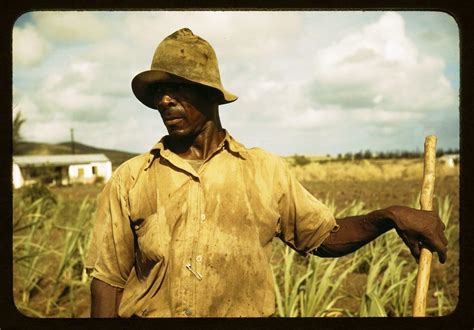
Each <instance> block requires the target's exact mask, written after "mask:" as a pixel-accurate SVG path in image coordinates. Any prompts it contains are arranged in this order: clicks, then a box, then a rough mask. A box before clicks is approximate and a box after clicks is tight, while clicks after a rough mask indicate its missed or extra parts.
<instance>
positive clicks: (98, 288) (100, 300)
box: [91, 278, 123, 317]
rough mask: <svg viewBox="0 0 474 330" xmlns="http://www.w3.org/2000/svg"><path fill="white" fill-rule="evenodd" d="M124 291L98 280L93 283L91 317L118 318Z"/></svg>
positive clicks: (93, 280)
mask: <svg viewBox="0 0 474 330" xmlns="http://www.w3.org/2000/svg"><path fill="white" fill-rule="evenodd" d="M122 293H123V290H122V289H120V288H116V287H114V286H111V285H109V284H107V283H105V282H103V281H101V280H98V279H96V278H94V279H92V282H91V317H118V306H119V305H120V300H121V299H122Z"/></svg>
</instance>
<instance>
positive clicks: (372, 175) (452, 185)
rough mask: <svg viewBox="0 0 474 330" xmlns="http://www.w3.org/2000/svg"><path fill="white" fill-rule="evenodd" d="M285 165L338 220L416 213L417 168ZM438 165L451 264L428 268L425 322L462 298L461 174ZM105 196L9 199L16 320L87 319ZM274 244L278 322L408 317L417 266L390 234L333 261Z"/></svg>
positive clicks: (41, 193) (22, 194) (86, 189)
mask: <svg viewBox="0 0 474 330" xmlns="http://www.w3.org/2000/svg"><path fill="white" fill-rule="evenodd" d="M302 157H303V158H302ZM302 159H304V160H305V161H301V160H302ZM286 160H287V162H288V164H289V165H290V167H291V170H292V171H293V172H294V173H295V175H296V177H297V178H298V180H299V181H300V182H301V183H302V184H303V186H304V187H305V188H306V189H307V190H308V191H309V192H311V193H312V194H313V195H314V196H316V197H317V198H318V199H320V200H321V201H323V202H324V203H325V204H326V205H328V206H329V207H330V208H331V209H332V210H333V211H334V214H335V215H336V217H341V216H346V215H351V214H357V213H364V212H369V211H370V210H373V209H377V208H379V207H384V206H386V205H407V206H413V207H419V194H420V186H421V177H422V174H423V173H422V172H423V161H422V159H420V158H415V159H403V158H398V159H361V160H338V159H336V158H334V159H331V158H327V159H326V158H325V159H311V158H310V157H304V156H296V155H295V156H293V157H286ZM436 165H437V167H436V182H435V188H434V198H433V205H434V209H436V210H438V212H439V214H440V217H441V219H442V221H443V222H444V223H445V224H446V230H445V233H446V236H447V238H448V241H449V243H448V246H449V254H448V259H447V262H446V263H445V264H444V265H441V264H440V263H439V262H438V261H437V260H434V261H433V263H432V269H431V278H430V286H429V292H428V296H427V306H426V315H427V316H442V315H448V314H449V313H451V312H452V311H453V310H454V309H455V307H456V304H457V301H458V294H459V292H458V285H459V263H458V261H459V229H458V228H459V227H458V225H459V165H455V166H449V164H446V163H445V162H441V161H439V160H438V161H437V164H436ZM103 186H104V183H101V182H99V183H95V184H75V185H69V186H60V187H49V188H48V187H47V186H45V185H43V186H41V187H38V186H29V187H24V188H21V189H19V190H15V192H14V195H13V275H14V277H13V279H14V282H13V294H14V301H15V305H16V306H17V308H18V309H19V311H20V312H22V313H24V314H25V315H28V316H31V317H48V318H49V317H54V318H56V317H74V318H76V317H89V315H90V281H91V278H90V277H89V276H88V274H87V272H86V270H85V268H84V260H85V257H86V253H87V251H88V247H89V243H90V240H91V233H92V221H93V217H94V212H95V207H96V203H97V196H98V194H99V193H100V191H101V190H102V188H103ZM33 187H34V188H33ZM273 244H274V247H273V255H272V259H271V262H272V268H273V275H274V279H275V293H276V297H277V299H276V314H275V316H279V317H314V316H316V317H318V316H319V317H365V316H397V317H404V316H411V315H412V309H411V306H412V303H413V296H414V286H415V277H416V271H417V268H416V266H417V265H416V262H415V261H414V259H413V257H412V256H411V255H410V252H409V250H408V248H407V247H406V246H405V245H404V244H403V242H402V241H401V240H400V239H399V238H398V237H397V235H396V233H395V232H394V231H392V232H389V233H387V234H386V235H383V236H382V237H379V238H378V239H376V240H375V241H373V242H371V243H369V244H368V245H366V246H364V247H362V248H361V249H360V250H358V251H356V252H355V253H352V254H350V255H347V256H344V257H341V258H335V259H333V258H318V257H314V256H312V257H303V256H300V255H299V254H298V253H296V252H295V251H293V250H292V249H290V248H289V247H288V246H286V245H285V244H283V243H282V242H281V241H279V240H277V239H275V240H274V242H273ZM388 250H390V251H392V252H391V253H390V254H388V253H386V252H387V251H388Z"/></svg>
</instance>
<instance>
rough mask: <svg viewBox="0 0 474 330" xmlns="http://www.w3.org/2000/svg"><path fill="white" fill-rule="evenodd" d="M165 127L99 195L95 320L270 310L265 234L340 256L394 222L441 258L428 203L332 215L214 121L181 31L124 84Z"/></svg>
mask: <svg viewBox="0 0 474 330" xmlns="http://www.w3.org/2000/svg"><path fill="white" fill-rule="evenodd" d="M132 89H133V92H134V93H135V95H136V97H137V98H138V99H139V100H140V101H141V102H142V103H144V104H145V105H147V106H148V107H150V108H153V109H157V110H158V111H159V113H160V115H161V117H162V119H163V122H164V124H165V126H166V128H167V130H168V133H169V135H167V136H165V137H164V138H163V139H162V140H161V141H160V142H158V143H157V144H156V145H155V146H154V147H153V148H152V149H151V151H150V152H148V153H145V154H143V155H140V156H137V157H135V158H133V159H131V160H129V161H127V162H125V163H124V164H123V165H121V166H120V167H119V168H118V169H117V170H116V171H115V173H114V175H113V177H112V179H111V180H110V181H109V182H108V183H107V185H106V187H105V188H104V191H103V192H102V194H101V197H100V202H99V208H98V214H97V220H96V225H95V229H94V238H93V241H92V246H91V252H90V255H89V259H88V265H87V266H88V267H90V268H92V269H93V271H92V276H93V280H92V284H91V293H92V308H91V315H92V316H93V317H116V316H120V317H160V316H167V317H169V316H171V317H190V316H195V317H204V316H211V317H212V316H217V317H219V316H271V315H272V314H273V313H274V311H275V296H274V287H273V279H272V273H271V267H270V256H271V248H272V244H271V242H272V239H273V238H274V237H278V238H280V239H281V240H283V241H284V242H285V243H286V244H288V245H289V246H290V247H292V248H293V249H295V250H296V251H298V252H300V253H301V254H315V255H317V256H320V257H338V256H342V255H345V254H348V253H351V252H353V251H355V250H357V249H358V248H360V247H361V246H363V245H364V244H366V243H368V242H370V241H371V240H373V239H375V238H376V237H378V236H379V235H381V234H382V233H384V232H386V231H388V230H390V229H395V230H396V231H397V233H398V234H399V235H400V237H401V238H402V239H403V241H404V242H405V243H406V244H407V245H408V247H409V248H410V251H411V253H412V254H413V256H414V257H415V258H418V257H419V254H420V245H421V244H424V245H425V246H427V247H428V248H430V249H431V250H433V251H436V252H437V253H438V256H439V260H440V261H441V262H442V263H444V262H445V260H446V244H447V240H446V238H445V236H444V233H443V230H444V225H443V223H442V222H441V221H440V219H439V217H438V216H437V215H436V214H435V213H434V212H426V211H419V210H415V209H410V208H407V207H402V206H392V207H389V208H386V209H382V210H378V211H374V212H371V213H369V214H367V215H361V216H353V217H348V218H344V219H337V220H336V219H334V217H333V215H332V213H331V212H330V211H329V209H328V208H327V207H326V206H324V205H323V204H322V203H321V202H319V201H318V200H317V199H316V198H315V197H313V196H312V195H311V194H310V193H308V192H307V191H306V190H305V189H304V188H303V187H302V186H301V184H299V183H298V182H297V181H296V179H295V178H294V176H293V175H292V174H291V172H290V170H289V169H288V168H287V166H286V165H285V163H284V161H283V160H281V158H279V157H277V156H275V155H272V154H270V153H268V152H266V151H264V150H261V149H257V148H253V149H247V148H245V147H244V146H243V145H242V144H240V143H238V142H237V141H235V140H234V139H233V138H232V137H231V136H230V135H229V133H228V132H227V131H225V130H224V129H223V128H222V125H221V122H220V119H219V112H218V106H219V105H220V104H225V103H229V102H233V101H235V100H236V99H237V97H236V96H235V95H233V94H231V93H229V92H228V91H226V90H225V89H224V87H223V86H222V83H221V80H220V74H219V69H218V64H217V58H216V55H215V53H214V51H213V49H212V47H211V46H210V45H209V44H208V43H207V42H206V41H205V40H203V39H202V38H200V37H198V36H196V35H194V34H193V33H192V32H191V30H189V29H186V28H185V29H181V30H179V31H176V32H175V33H173V34H171V35H170V36H168V37H167V38H165V39H164V40H163V41H162V42H161V43H160V44H159V45H158V47H157V49H156V51H155V54H154V57H153V62H152V65H151V70H148V71H145V72H142V73H140V74H138V75H137V76H136V77H135V78H134V79H133V81H132Z"/></svg>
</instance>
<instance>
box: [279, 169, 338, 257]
mask: <svg viewBox="0 0 474 330" xmlns="http://www.w3.org/2000/svg"><path fill="white" fill-rule="evenodd" d="M275 173H276V178H275V179H276V183H277V186H278V188H277V189H278V190H279V196H280V197H279V200H278V208H279V212H280V225H279V237H280V239H281V240H282V241H283V242H285V243H286V244H288V245H289V246H290V247H291V248H293V249H294V250H296V251H298V252H299V253H302V254H306V253H309V252H311V251H313V250H315V249H316V248H318V246H319V245H320V244H321V243H322V242H323V241H324V240H325V239H326V237H328V236H329V234H330V232H331V230H335V229H337V224H336V220H335V218H334V215H333V213H332V212H331V210H330V209H329V208H328V207H327V206H326V205H324V204H323V203H322V202H321V201H319V200H318V199H317V198H316V197H314V196H313V195H311V194H310V193H309V192H308V191H307V190H306V189H305V188H304V187H303V186H302V185H301V183H299V182H298V180H297V179H296V178H295V176H294V174H293V173H292V172H291V171H290V169H289V168H288V166H287V165H286V164H283V163H282V164H281V166H280V167H279V168H278V169H277V170H276V172H275Z"/></svg>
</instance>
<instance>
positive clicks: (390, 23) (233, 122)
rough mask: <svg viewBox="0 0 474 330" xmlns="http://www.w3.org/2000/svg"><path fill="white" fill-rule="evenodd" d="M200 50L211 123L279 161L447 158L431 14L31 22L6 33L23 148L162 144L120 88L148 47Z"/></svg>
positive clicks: (68, 15)
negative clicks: (428, 149)
mask: <svg viewBox="0 0 474 330" xmlns="http://www.w3.org/2000/svg"><path fill="white" fill-rule="evenodd" d="M182 27H188V28H190V29H191V30H193V32H194V33H195V34H198V35H200V36H201V37H203V38H204V39H206V40H208V41H209V42H210V43H211V44H212V46H213V47H214V49H215V51H216V53H217V56H218V59H219V64H220V71H221V78H222V81H223V83H224V86H225V88H226V89H227V90H229V91H231V92H232V93H234V94H236V95H238V96H239V99H238V100H237V101H236V102H234V103H231V104H228V105H223V106H221V110H220V112H221V119H222V123H223V126H224V127H225V128H226V129H228V130H229V132H230V133H231V134H232V135H233V136H234V137H235V138H236V139H237V140H239V141H241V142H243V143H244V144H245V145H246V146H248V147H253V146H258V147H262V148H264V149H267V150H269V151H271V152H274V153H276V154H280V155H290V154H294V153H299V154H309V155H319V154H332V155H336V154H337V153H343V152H348V151H352V152H356V151H359V150H366V149H370V150H378V151H380V150H395V149H404V150H415V149H417V148H418V149H420V150H421V149H422V147H423V141H424V136H425V135H428V134H436V135H437V136H438V139H439V142H438V146H439V147H440V148H445V149H446V148H458V147H459V110H458V108H459V34H458V28H457V25H456V22H455V20H454V19H453V18H452V17H451V16H449V15H448V14H445V13H442V12H422V11H421V12H417V11H410V12H408V11H407V12H381V11H370V12H362V11H358V12H350V11H339V12H338V11H329V12H322V11H318V12H309V11H307V12H305V11H299V12H219V11H215V12H205V11H204V12H203V11H200V12H193V11H185V12H179V11H174V12H169V11H155V12H153V11H146V12H133V11H129V12H93V11H83V12H75V11H69V12H60V11H59V12H58V11H55V12H47V11H44V12H31V13H27V14H24V15H23V16H21V17H20V18H19V19H18V20H17V22H16V24H15V26H14V29H13V32H12V33H13V104H14V109H13V112H14V114H15V113H16V112H17V111H21V112H22V114H23V115H24V117H26V119H27V121H26V123H25V125H24V129H23V135H24V137H25V138H26V139H27V140H33V141H41V142H51V143H55V142H63V141H67V140H68V139H69V132H70V128H74V132H75V138H76V140H77V141H80V142H83V143H86V144H90V145H95V146H98V147H104V148H113V149H119V150H127V151H132V152H145V151H147V150H148V149H149V148H150V147H151V146H152V145H153V144H154V142H155V141H156V140H158V139H159V138H160V137H161V136H163V135H165V134H166V130H165V128H164V125H163V124H162V122H161V119H160V117H159V115H158V113H157V112H156V111H153V110H150V109H148V108H146V107H145V106H144V105H142V104H141V103H140V102H139V101H138V100H137V99H135V97H134V95H133V93H132V91H131V88H130V82H131V80H132V78H133V77H134V76H135V75H136V74H138V73H139V72H141V71H144V70H148V69H149V67H150V64H151V58H152V56H153V52H154V50H155V48H156V46H157V45H158V43H159V42H160V41H161V40H162V39H163V38H164V37H166V36H167V35H169V34H171V33H172V32H174V31H176V30H177V29H179V28H182Z"/></svg>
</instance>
